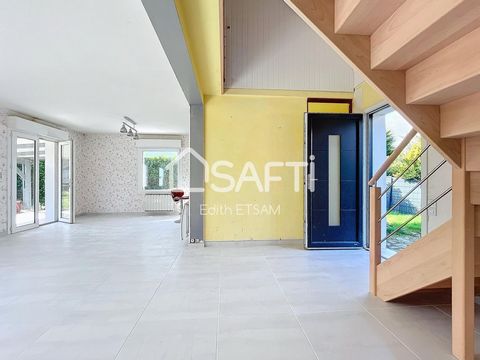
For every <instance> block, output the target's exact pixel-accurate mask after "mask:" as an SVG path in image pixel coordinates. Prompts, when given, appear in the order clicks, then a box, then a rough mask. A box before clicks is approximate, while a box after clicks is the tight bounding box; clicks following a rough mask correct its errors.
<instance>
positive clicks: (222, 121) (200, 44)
mask: <svg viewBox="0 0 480 360" xmlns="http://www.w3.org/2000/svg"><path fill="white" fill-rule="evenodd" d="M175 3H176V6H177V11H178V13H179V17H180V21H181V23H182V28H183V31H184V34H185V39H186V42H187V46H188V50H189V53H190V56H191V58H192V62H193V66H194V69H195V73H196V76H197V81H198V84H199V87H200V90H201V92H202V95H203V96H204V105H205V157H206V160H207V161H208V162H209V163H210V164H213V163H214V162H215V161H218V160H227V161H231V162H232V163H234V168H233V169H231V170H228V171H226V169H225V168H222V172H225V173H228V174H231V175H233V176H234V177H235V178H238V177H239V175H240V172H241V170H242V168H243V166H244V164H245V162H247V161H251V162H252V163H253V164H254V165H255V166H256V169H257V171H258V173H259V176H260V177H261V178H262V179H263V177H264V165H265V163H266V162H269V161H282V162H287V161H292V162H295V161H303V122H304V113H305V112H306V111H307V98H308V97H318V98H352V96H353V94H351V93H328V92H305V91H282V90H239V89H229V90H227V91H226V94H224V95H222V94H221V81H222V72H221V63H220V59H221V54H220V49H221V46H220V6H219V4H220V3H219V0H175ZM343 109H344V105H341V106H340V108H339V107H338V106H337V105H335V104H322V105H321V108H319V109H317V110H315V111H321V112H339V111H340V112H341V111H344V110H343ZM192 136H194V134H192ZM272 174H273V175H278V176H281V177H282V178H283V181H282V182H281V183H272V185H271V191H270V192H269V193H266V192H263V193H262V192H259V191H258V189H257V187H256V185H254V184H252V183H246V184H244V185H243V187H242V189H241V190H240V191H239V192H235V191H233V192H229V193H218V192H215V191H212V189H211V188H210V185H211V183H216V185H217V186H224V185H225V180H221V179H215V180H214V179H212V181H211V183H210V184H206V192H205V211H209V210H210V211H214V212H215V211H217V212H216V213H212V214H210V215H209V214H208V213H207V214H206V215H205V226H204V231H205V234H204V238H205V239H206V240H210V241H223V240H275V239H302V238H303V188H302V187H300V191H299V192H295V191H294V188H293V182H294V173H293V169H292V168H284V169H274V170H273V171H272ZM300 179H301V181H300V184H301V185H302V184H303V172H301V177H300ZM248 204H257V206H258V205H260V206H263V205H267V206H268V205H272V207H273V208H274V209H276V208H277V206H280V213H279V214H271V215H255V214H254V213H252V212H251V213H250V215H249V214H248V211H247V213H245V205H248ZM237 205H238V206H239V207H240V208H241V209H243V210H242V211H241V212H240V213H238V214H237V211H235V213H233V214H229V213H228V212H227V211H224V212H223V213H222V209H224V210H225V209H227V208H228V209H235V210H236V208H237Z"/></svg>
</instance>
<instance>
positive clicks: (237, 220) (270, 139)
mask: <svg viewBox="0 0 480 360" xmlns="http://www.w3.org/2000/svg"><path fill="white" fill-rule="evenodd" d="M325 106H326V107H324V110H325V112H334V111H335V110H336V109H335V104H326V105H325ZM329 106H330V107H329ZM306 110H307V98H305V97H293V96H245V95H227V96H207V97H206V98H205V155H206V159H207V161H208V162H209V164H210V166H211V165H212V164H213V163H214V162H215V161H221V160H226V161H230V162H232V163H233V164H234V168H233V169H227V168H222V169H221V171H222V172H224V173H228V174H229V175H232V176H233V177H234V178H235V179H238V178H239V176H240V173H241V171H242V169H243V167H244V164H245V163H246V162H247V161H251V162H252V163H253V164H254V165H255V167H256V169H257V171H258V174H259V177H260V178H261V179H262V180H263V178H264V175H265V172H264V167H265V164H266V163H267V162H269V161H280V162H301V161H303V123H304V113H305V112H306ZM272 175H274V176H280V177H282V181H281V182H274V183H272V185H271V189H270V192H268V193H267V192H259V190H258V187H257V185H255V184H254V183H245V184H244V185H243V186H242V188H241V190H240V191H239V192H235V191H233V192H229V193H219V192H215V191H213V190H212V189H211V187H210V186H211V184H215V185H217V186H226V184H227V182H226V181H225V180H222V179H215V178H212V179H210V183H209V184H207V185H206V192H205V205H206V209H210V211H212V213H211V214H208V213H207V215H206V217H205V239H206V240H210V241H212V240H213V241H222V240H275V239H303V171H302V172H301V174H300V180H301V181H300V191H299V192H295V189H294V169H293V168H275V169H274V170H272ZM246 204H257V206H260V207H263V206H264V205H266V206H269V205H272V207H273V208H274V209H277V206H280V213H279V214H273V213H272V214H269V215H255V214H254V213H252V212H251V213H250V214H248V212H247V213H245V212H244V211H240V212H237V211H236V209H237V207H238V206H239V207H240V208H242V209H245V205H246ZM222 208H223V209H234V210H235V211H233V213H228V212H227V211H223V212H222V211H221V209H222ZM214 211H216V212H215V213H214Z"/></svg>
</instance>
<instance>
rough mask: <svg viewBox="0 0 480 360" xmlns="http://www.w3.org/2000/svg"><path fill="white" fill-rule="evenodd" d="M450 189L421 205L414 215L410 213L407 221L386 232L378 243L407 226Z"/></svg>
mask: <svg viewBox="0 0 480 360" xmlns="http://www.w3.org/2000/svg"><path fill="white" fill-rule="evenodd" d="M451 191H452V187H451V186H450V187H449V188H448V189H447V190H445V191H444V192H442V193H441V194H440V195H438V196H437V197H436V198H435V199H433V200H432V201H431V202H430V203H428V204H427V205H425V206H424V207H422V208H421V209H420V210H418V211H417V212H416V213H415V214H414V215H412V216H411V217H410V218H409V219H408V220H407V221H405V222H404V223H403V224H401V225H400V226H399V227H397V228H396V229H395V230H394V231H392V232H391V233H390V234H388V235H387V236H386V237H384V238H383V239H382V240H380V241H379V244H381V243H383V242H385V241H387V240H388V239H390V238H391V237H392V236H393V235H395V234H396V233H397V232H399V231H400V230H402V229H403V228H404V227H405V226H407V225H408V224H409V223H410V222H411V221H412V220H413V219H415V218H416V217H417V216H419V215H421V214H423V213H424V212H425V211H426V210H427V209H428V208H430V207H431V206H433V205H435V204H436V203H437V202H439V201H440V200H441V199H443V198H444V197H445V196H446V195H447V194H448V193H450V192H451ZM378 221H379V222H380V221H382V219H380V220H378Z"/></svg>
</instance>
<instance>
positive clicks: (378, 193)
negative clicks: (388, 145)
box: [368, 129, 452, 294]
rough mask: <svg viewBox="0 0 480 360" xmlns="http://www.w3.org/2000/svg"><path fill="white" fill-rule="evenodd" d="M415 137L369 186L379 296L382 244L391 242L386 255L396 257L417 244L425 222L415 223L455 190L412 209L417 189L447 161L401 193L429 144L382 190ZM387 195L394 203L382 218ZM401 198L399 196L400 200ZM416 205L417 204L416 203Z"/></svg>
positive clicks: (373, 261) (372, 275) (372, 251)
mask: <svg viewBox="0 0 480 360" xmlns="http://www.w3.org/2000/svg"><path fill="white" fill-rule="evenodd" d="M416 135H417V131H416V130H414V129H412V130H410V131H409V132H408V133H407V135H406V136H405V138H404V139H403V140H402V141H401V142H400V144H399V145H398V146H397V147H396V149H395V150H394V151H393V152H392V154H391V155H390V156H388V157H387V159H386V160H385V162H384V163H383V164H382V165H381V166H380V168H379V169H378V170H377V171H376V172H375V174H374V175H373V176H372V178H371V180H370V181H369V182H368V184H369V186H370V222H369V224H370V263H371V271H370V289H371V291H372V292H373V293H374V294H375V293H376V276H377V275H376V273H377V269H376V267H377V265H379V264H380V263H381V261H382V258H384V257H383V256H382V244H384V243H385V242H386V241H387V240H390V241H389V244H390V245H387V246H386V250H388V251H387V253H386V255H388V254H393V253H395V252H396V251H398V250H401V249H403V248H404V247H405V246H408V245H410V244H411V243H412V242H414V241H416V240H413V239H418V238H420V237H421V233H422V232H421V229H423V227H422V225H421V224H422V220H420V224H418V223H417V222H414V223H412V222H413V221H414V220H415V219H417V218H418V217H419V216H421V215H422V214H423V213H425V212H426V211H427V210H428V209H430V208H431V207H432V206H434V205H436V204H437V203H438V202H439V201H440V200H442V199H443V198H444V197H445V196H447V195H448V194H449V193H451V192H452V187H451V186H449V187H448V188H447V189H446V190H444V191H443V192H442V193H440V194H439V195H438V196H436V197H435V198H434V199H432V200H431V201H429V202H427V204H426V205H424V206H421V208H420V209H418V208H419V207H420V205H418V206H417V205H412V202H411V201H413V200H409V197H411V196H412V194H413V193H414V192H415V191H416V190H417V189H419V188H420V187H421V186H422V185H424V184H429V183H426V182H427V181H428V180H429V179H430V178H431V177H432V176H433V175H434V174H436V173H438V172H439V170H440V169H441V168H442V167H444V166H445V165H446V164H447V163H448V162H447V160H445V159H442V160H441V161H440V162H439V163H438V164H437V165H436V166H435V167H433V169H431V170H430V171H429V172H428V173H427V174H426V175H425V176H422V177H421V178H420V179H419V180H418V181H417V182H416V183H415V184H414V186H413V187H412V188H408V190H407V191H406V192H405V191H403V190H400V189H401V188H402V186H405V185H406V183H408V180H407V182H405V179H404V177H405V175H406V174H407V172H408V171H409V170H411V169H412V167H413V166H414V165H415V163H416V162H418V161H422V159H423V158H422V157H423V156H424V155H427V152H428V150H429V149H431V146H430V145H429V144H428V145H426V146H425V147H423V148H422V149H421V150H419V151H418V154H415V156H414V157H413V158H412V159H411V160H410V159H409V161H408V163H407V164H405V159H406V158H407V157H404V158H403V159H402V167H401V170H400V171H398V167H396V169H397V173H398V174H395V176H394V177H393V178H392V180H391V182H390V183H389V184H388V185H387V184H385V185H384V186H383V187H384V189H382V188H381V187H379V186H378V185H377V183H378V182H379V180H380V179H382V177H383V176H384V175H385V174H386V173H387V171H388V170H389V168H390V167H391V166H392V164H393V163H394V162H395V161H396V160H397V158H398V157H399V156H400V155H401V154H402V152H403V151H404V150H405V149H406V148H407V146H408V145H409V144H410V142H411V141H412V140H413V139H414V138H415V136H416ZM413 171H414V172H415V171H418V169H414V170H413ZM410 172H411V171H410ZM409 175H410V173H409ZM410 176H411V175H410ZM407 178H408V177H407ZM401 179H402V180H404V181H403V182H402V183H400V182H399V181H400V180H401ZM397 183H399V184H401V186H400V189H398V190H396V191H394V186H395V185H396V184H397ZM422 189H423V188H422ZM399 193H400V195H399ZM387 194H390V198H389V202H393V205H392V204H390V206H389V207H388V208H386V209H385V210H384V212H383V214H382V199H383V198H384V197H385V196H386V195H387ZM394 194H396V195H395V196H396V197H397V198H395V201H393V200H394ZM398 196H400V198H399V199H398ZM387 199H388V198H387ZM417 201H418V200H417ZM414 203H415V204H416V202H414ZM402 204H406V205H405V206H407V208H408V210H401V209H402V208H404V206H401V205H402ZM383 206H385V203H383ZM417 209H418V210H417ZM395 210H397V211H395ZM410 211H412V212H410ZM389 215H392V218H390V217H388V216H389ZM387 217H388V218H387ZM393 219H395V220H393ZM384 220H387V224H386V228H385V227H383V226H382V224H384V223H383V221H384ZM390 221H392V223H390ZM411 223H412V225H411V226H409V224H411ZM394 225H396V227H395V228H391V227H393V226H394ZM407 226H408V228H407V229H405V228H406V227H407ZM405 230H406V231H405ZM389 256H391V255H389Z"/></svg>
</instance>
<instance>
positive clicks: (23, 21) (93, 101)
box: [0, 0, 189, 134]
mask: <svg viewBox="0 0 480 360" xmlns="http://www.w3.org/2000/svg"><path fill="white" fill-rule="evenodd" d="M162 1H163V0H162ZM0 49H1V50H0V52H1V55H0V107H3V108H7V109H10V110H15V111H18V112H23V113H26V114H28V115H31V116H36V117H39V118H41V119H45V120H49V121H52V122H54V123H57V124H60V125H65V126H68V127H70V128H72V129H75V130H79V131H84V132H118V131H119V129H120V126H121V122H122V118H123V116H124V115H127V116H129V117H131V118H132V119H134V120H135V121H137V122H138V127H137V129H138V130H139V131H140V132H142V133H172V134H173V133H179V134H185V133H188V122H189V106H188V103H187V101H186V99H185V96H184V94H183V92H182V90H181V88H180V85H179V84H178V82H177V79H176V78H175V75H174V72H173V70H172V67H171V66H170V63H169V62H168V59H167V57H166V55H165V52H164V51H163V49H162V46H161V44H160V42H159V40H158V38H157V35H156V34H155V31H154V29H153V27H152V25H151V23H150V21H149V19H148V16H147V14H146V12H145V9H144V8H143V5H142V2H141V0H42V1H32V0H14V1H12V0H0Z"/></svg>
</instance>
